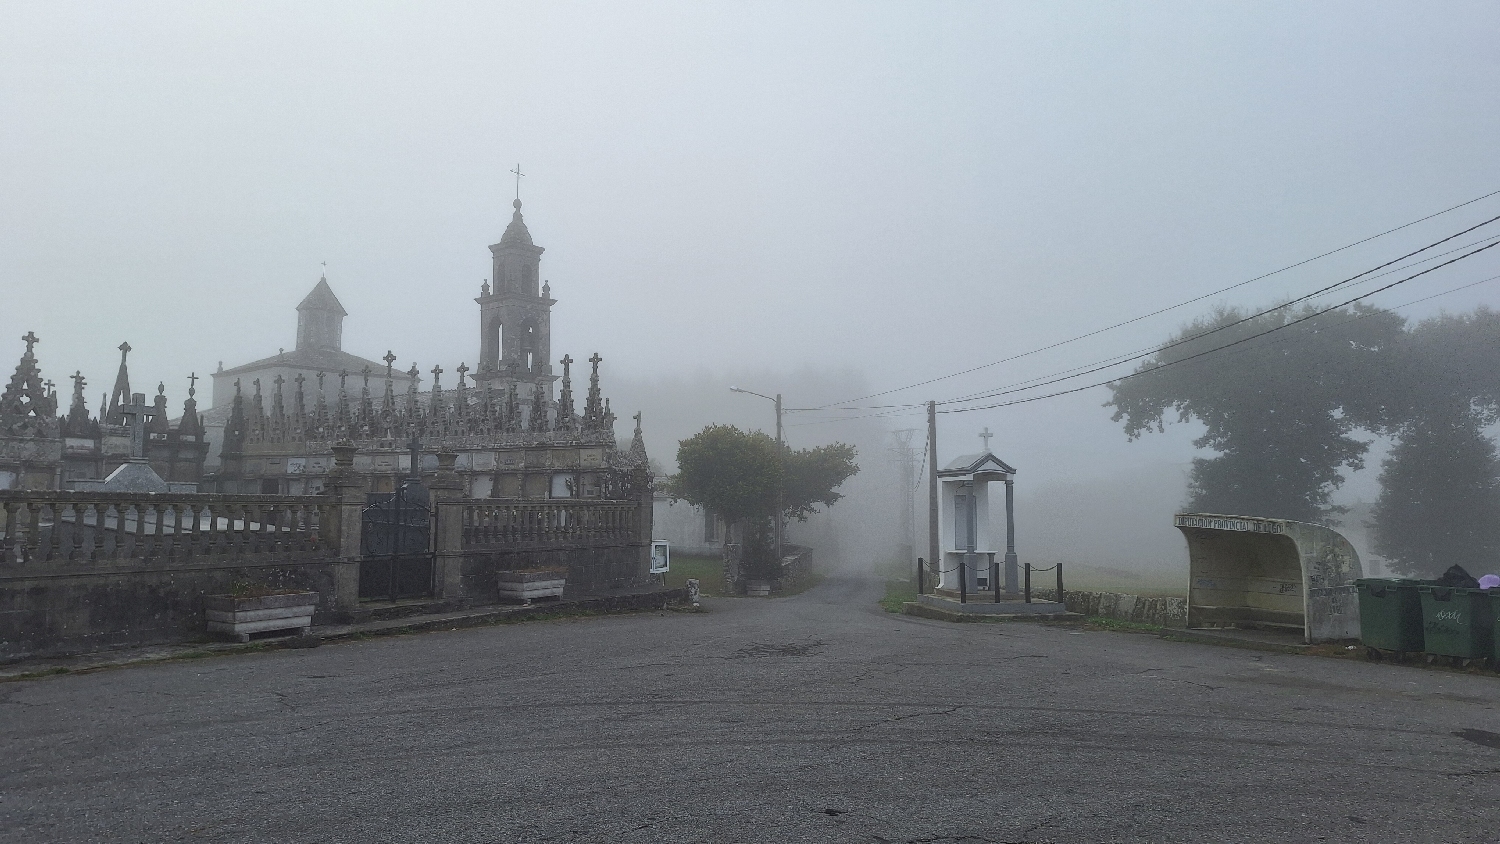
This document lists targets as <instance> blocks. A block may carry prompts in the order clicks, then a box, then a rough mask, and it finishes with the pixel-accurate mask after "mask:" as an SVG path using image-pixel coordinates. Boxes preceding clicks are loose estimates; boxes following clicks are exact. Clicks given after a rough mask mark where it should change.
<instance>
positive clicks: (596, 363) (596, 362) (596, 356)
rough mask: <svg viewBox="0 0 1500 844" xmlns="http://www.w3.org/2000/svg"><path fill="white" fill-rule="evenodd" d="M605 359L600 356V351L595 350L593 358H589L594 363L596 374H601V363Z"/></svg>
mask: <svg viewBox="0 0 1500 844" xmlns="http://www.w3.org/2000/svg"><path fill="white" fill-rule="evenodd" d="M603 361H604V358H601V357H599V353H598V352H594V356H593V357H591V358H589V363H591V364H593V365H594V374H595V375H598V374H599V364H600V363H602V362H603Z"/></svg>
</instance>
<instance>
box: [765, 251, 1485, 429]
mask: <svg viewBox="0 0 1500 844" xmlns="http://www.w3.org/2000/svg"><path fill="white" fill-rule="evenodd" d="M1486 248H1488V247H1486ZM1434 269H1436V268H1434ZM1407 280H1410V279H1403V281H1407ZM1492 281H1500V275H1493V276H1490V277H1488V278H1482V279H1480V280H1478V281H1471V282H1469V283H1468V284H1461V285H1459V286H1457V287H1450V288H1449V289H1447V290H1443V291H1440V292H1438V293H1433V294H1431V295H1428V296H1423V297H1421V298H1418V299H1412V300H1409V301H1406V302H1403V303H1401V304H1399V305H1392V306H1390V307H1388V308H1386V309H1385V310H1388V311H1399V310H1401V309H1402V308H1408V307H1411V306H1412V305H1416V304H1420V303H1422V302H1427V301H1430V300H1432V299H1437V298H1440V297H1442V296H1447V295H1449V294H1451V293H1457V292H1459V291H1461V290H1468V289H1469V288H1471V287H1478V286H1479V285H1481V284H1488V283H1490V282H1492ZM1400 283H1402V282H1395V283H1394V284H1390V285H1386V286H1385V287H1382V288H1380V289H1379V290H1372V291H1370V292H1369V293H1366V294H1364V295H1363V296H1360V297H1357V298H1356V299H1351V300H1349V301H1348V302H1345V303H1343V304H1341V305H1335V306H1333V307H1332V308H1328V309H1325V310H1324V311H1320V312H1319V313H1315V314H1310V315H1308V316H1307V317H1306V318H1305V319H1312V318H1314V317H1317V316H1320V315H1321V314H1323V313H1327V312H1328V311H1330V310H1337V309H1339V308H1342V307H1344V305H1348V304H1351V303H1352V302H1354V301H1356V300H1357V299H1363V298H1368V297H1370V296H1373V295H1375V294H1377V293H1380V292H1382V291H1384V290H1388V289H1390V288H1391V287H1394V286H1396V284H1400ZM1374 315H1375V313H1373V312H1372V313H1364V314H1359V315H1357V316H1353V317H1350V318H1348V319H1345V320H1341V321H1339V322H1336V323H1334V324H1333V325H1331V326H1329V328H1330V329H1332V328H1338V327H1339V326H1343V325H1348V324H1349V323H1352V322H1357V321H1358V320H1362V319H1367V318H1369V317H1371V316H1374ZM1298 321H1299V322H1300V321H1302V320H1298ZM1294 324H1295V323H1287V324H1286V325H1282V326H1280V327H1278V328H1276V329H1272V330H1271V331H1264V332H1261V333H1260V334H1256V335H1253V336H1250V337H1246V338H1244V339H1243V340H1241V341H1237V342H1236V343H1233V344H1227V345H1225V346H1221V347H1218V348H1216V349H1210V350H1208V352H1204V353H1203V354H1209V353H1211V352H1215V351H1219V350H1221V349H1226V348H1229V346H1230V345H1238V344H1239V343H1243V342H1247V341H1249V340H1254V339H1257V338H1259V337H1263V336H1265V335H1266V334H1270V333H1272V331H1279V330H1280V329H1281V328H1288V327H1290V326H1292V325H1294ZM1297 339H1298V338H1296V337H1283V338H1281V339H1280V340H1277V341H1274V342H1281V343H1284V342H1296V341H1297ZM1200 356H1201V355H1200ZM1195 357H1197V356H1195ZM1190 359H1191V358H1183V359H1182V360H1179V361H1175V362H1174V363H1184V362H1186V361H1188V360H1190ZM1157 368H1161V367H1157ZM1154 371H1156V368H1154V369H1151V370H1143V371H1141V372H1136V373H1131V374H1129V375H1125V376H1122V377H1120V378H1112V379H1110V380H1108V381H1100V382H1098V383H1095V384H1090V385H1088V386H1086V387H1079V388H1076V389H1070V390H1064V391H1060V392H1057V393H1051V394H1048V395H1045V396H1032V397H1028V398H1025V399H1018V400H1016V401H1011V402H1004V403H1001V404H997V405H992V406H990V407H972V408H958V409H956V410H942V411H938V412H939V413H965V412H968V411H970V410H987V409H990V408H991V407H1009V406H1011V405H1014V404H1025V403H1027V402H1031V401H1037V400H1040V399H1045V398H1054V397H1056V396H1062V395H1067V394H1069V393H1076V392H1081V391H1083V390H1088V389H1092V388H1094V387H1102V386H1104V385H1106V384H1111V383H1114V382H1117V381H1123V380H1125V379H1127V378H1133V377H1135V376H1136V375H1144V374H1147V373H1149V372H1154ZM924 407H925V405H913V406H911V407H910V408H909V409H904V410H896V411H884V412H880V413H869V414H865V415H862V416H840V417H835V418H832V419H818V420H814V421H810V422H797V423H792V425H791V426H790V427H802V426H806V425H827V424H831V423H834V422H852V421H854V420H857V419H891V418H897V417H901V416H907V415H911V414H914V413H919V412H922V409H923V408H924Z"/></svg>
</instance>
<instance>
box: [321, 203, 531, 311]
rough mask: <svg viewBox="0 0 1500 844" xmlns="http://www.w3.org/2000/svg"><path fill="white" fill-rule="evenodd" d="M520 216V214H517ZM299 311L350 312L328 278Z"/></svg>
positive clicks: (322, 279)
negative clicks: (334, 292)
mask: <svg viewBox="0 0 1500 844" xmlns="http://www.w3.org/2000/svg"><path fill="white" fill-rule="evenodd" d="M517 216H519V212H517ZM297 310H299V311H335V312H337V313H338V315H339V316H348V315H349V312H348V311H346V310H344V306H343V305H341V304H339V297H337V296H335V295H333V288H332V287H329V286H328V279H327V278H326V277H324V278H320V279H318V283H317V284H316V285H314V286H313V289H312V292H311V293H309V294H307V298H305V299H303V300H302V304H300V305H298V306H297Z"/></svg>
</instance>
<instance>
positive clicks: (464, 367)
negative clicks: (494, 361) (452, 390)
mask: <svg viewBox="0 0 1500 844" xmlns="http://www.w3.org/2000/svg"><path fill="white" fill-rule="evenodd" d="M468 371H469V365H468V364H467V363H460V364H459V365H458V386H459V387H460V388H461V387H463V385H464V373H466V372H468Z"/></svg>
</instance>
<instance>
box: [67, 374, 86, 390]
mask: <svg viewBox="0 0 1500 844" xmlns="http://www.w3.org/2000/svg"><path fill="white" fill-rule="evenodd" d="M68 377H69V378H72V379H73V390H74V391H75V392H77V393H78V394H79V395H83V385H84V384H86V383H88V379H86V378H84V377H83V370H81V369H78V370H74V372H73V374H72V375H69V376H68Z"/></svg>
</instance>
